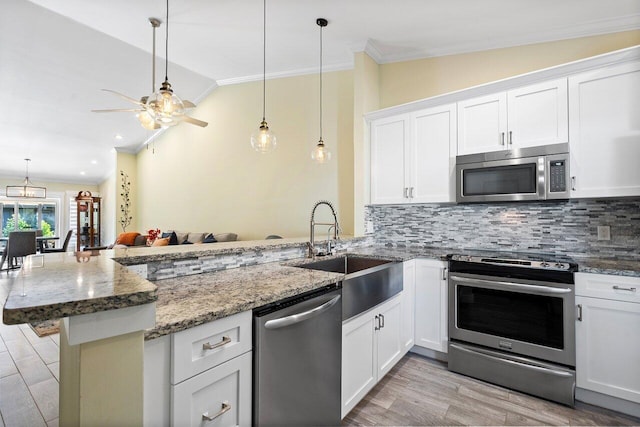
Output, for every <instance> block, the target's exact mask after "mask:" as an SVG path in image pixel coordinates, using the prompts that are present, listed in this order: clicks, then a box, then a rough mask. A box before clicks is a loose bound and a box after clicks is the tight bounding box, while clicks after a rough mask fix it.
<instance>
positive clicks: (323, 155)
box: [311, 18, 331, 164]
mask: <svg viewBox="0 0 640 427" xmlns="http://www.w3.org/2000/svg"><path fill="white" fill-rule="evenodd" d="M328 23H329V22H328V21H327V20H326V19H324V18H318V19H316V24H318V26H319V27H320V139H319V140H318V144H317V145H316V147H315V148H314V149H313V151H312V152H311V159H312V160H313V161H314V162H316V163H319V164H322V163H327V162H328V161H329V160H331V152H330V151H329V150H328V149H327V147H326V146H325V145H324V141H323V140H322V28H323V27H326V26H327V24H328Z"/></svg>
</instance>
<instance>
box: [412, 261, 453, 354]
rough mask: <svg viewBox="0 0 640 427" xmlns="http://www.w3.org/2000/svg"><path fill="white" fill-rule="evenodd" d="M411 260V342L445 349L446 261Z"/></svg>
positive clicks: (421, 345)
mask: <svg viewBox="0 0 640 427" xmlns="http://www.w3.org/2000/svg"><path fill="white" fill-rule="evenodd" d="M415 263H416V265H415V345H417V346H419V347H423V348H427V349H430V350H436V351H440V352H442V353H446V352H447V342H448V339H449V338H448V334H447V330H448V329H447V312H448V307H447V304H448V297H447V268H448V264H447V263H446V262H445V261H438V260H433V259H416V260H415Z"/></svg>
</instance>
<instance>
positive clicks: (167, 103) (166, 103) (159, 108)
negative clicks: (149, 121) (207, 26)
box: [145, 0, 184, 128]
mask: <svg viewBox="0 0 640 427" xmlns="http://www.w3.org/2000/svg"><path fill="white" fill-rule="evenodd" d="M168 69H169V0H167V18H166V22H165V53H164V82H163V83H162V85H161V86H160V89H158V90H157V91H156V92H154V93H153V94H151V95H150V96H149V98H148V99H147V103H146V105H145V107H146V109H147V111H148V112H149V114H150V115H151V117H153V119H154V120H155V121H156V123H158V124H159V125H160V126H162V127H163V128H166V127H170V126H175V125H177V124H178V123H180V121H181V119H182V118H183V116H184V104H183V102H182V100H181V99H180V98H179V97H178V96H177V95H176V94H174V93H173V89H171V83H169V79H168V77H167V74H168Z"/></svg>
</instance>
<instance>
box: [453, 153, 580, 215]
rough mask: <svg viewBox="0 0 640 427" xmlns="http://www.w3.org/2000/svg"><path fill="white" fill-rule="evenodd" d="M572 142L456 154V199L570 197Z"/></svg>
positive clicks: (511, 199) (481, 200)
mask: <svg viewBox="0 0 640 427" xmlns="http://www.w3.org/2000/svg"><path fill="white" fill-rule="evenodd" d="M569 181H570V177H569V145H568V144H555V145H547V146H542V147H531V148H523V149H515V150H505V151H496V152H490V153H481V154H470V155H464V156H458V157H456V201H457V202H458V203H465V202H505V201H520V200H548V199H568V198H569Z"/></svg>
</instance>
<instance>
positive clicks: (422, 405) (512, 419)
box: [342, 353, 640, 426]
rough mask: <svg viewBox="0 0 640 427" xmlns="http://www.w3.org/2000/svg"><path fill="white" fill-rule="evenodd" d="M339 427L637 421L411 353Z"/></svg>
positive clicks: (590, 423) (623, 422)
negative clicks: (450, 367)
mask: <svg viewBox="0 0 640 427" xmlns="http://www.w3.org/2000/svg"><path fill="white" fill-rule="evenodd" d="M342 425H343V426H432V425H508V426H523V425H561V426H567V425H571V426H579V425H580V426H596V425H597V426H604V425H607V426H614V425H615V426H617V425H624V426H637V425H640V419H637V418H632V417H627V416H625V415H622V414H619V413H617V412H613V411H609V410H606V409H603V408H599V407H596V406H591V405H587V404H583V403H581V402H577V405H576V407H575V408H573V409H572V408H569V407H566V406H563V405H559V404H555V403H552V402H548V401H546V400H542V399H538V398H535V397H532V396H529V395H526V394H523V393H519V392H516V391H512V390H508V389H505V388H502V387H499V386H495V385H492V384H488V383H485V382H482V381H479V380H475V379H473V378H469V377H466V376H464V375H460V374H456V373H453V372H450V371H448V370H447V367H446V364H444V363H442V362H438V361H435V360H432V359H428V358H426V357H422V356H419V355H416V354H413V353H409V354H408V355H407V356H405V357H404V358H403V359H402V360H401V361H400V362H398V364H397V365H396V366H395V367H394V368H393V369H392V370H391V371H390V372H389V374H387V376H385V377H384V378H383V379H382V381H380V382H379V383H378V384H377V385H376V386H375V387H374V388H373V390H371V391H370V392H369V394H368V395H367V396H366V397H365V398H364V399H363V400H362V401H361V402H360V403H359V404H358V405H357V406H356V407H355V408H354V409H353V410H352V411H351V412H350V413H349V414H348V415H347V416H346V417H345V419H344V420H343V421H342Z"/></svg>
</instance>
